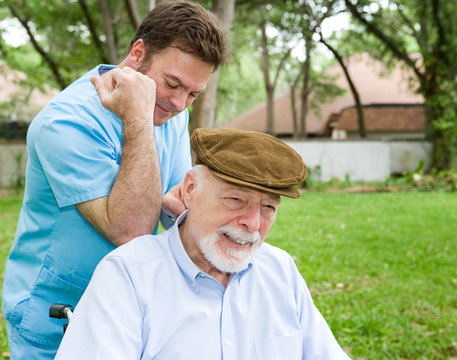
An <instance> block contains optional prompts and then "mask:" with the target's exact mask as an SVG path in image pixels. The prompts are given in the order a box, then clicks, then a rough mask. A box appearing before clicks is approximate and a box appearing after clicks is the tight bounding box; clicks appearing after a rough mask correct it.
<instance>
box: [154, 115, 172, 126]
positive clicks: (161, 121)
mask: <svg viewBox="0 0 457 360" xmlns="http://www.w3.org/2000/svg"><path fill="white" fill-rule="evenodd" d="M172 117H173V116H172V115H170V116H163V115H162V116H160V115H158V114H154V125H155V126H162V125H165V124H166V122H167V121H168V120H170V119H171V118H172Z"/></svg>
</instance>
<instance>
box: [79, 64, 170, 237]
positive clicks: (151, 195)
mask: <svg viewBox="0 0 457 360" xmlns="http://www.w3.org/2000/svg"><path fill="white" fill-rule="evenodd" d="M103 76H105V78H104V80H102V79H100V78H97V77H93V78H91V81H92V83H93V84H94V86H95V88H96V90H97V93H98V94H99V96H100V101H101V103H102V105H103V106H104V107H106V108H107V109H108V110H110V111H111V112H113V113H114V114H115V115H117V116H118V117H119V118H120V119H121V120H122V124H123V146H122V155H121V164H120V168H119V173H118V176H117V178H116V180H115V181H114V183H113V186H112V188H111V192H110V194H109V196H106V197H103V198H99V199H95V200H91V201H87V202H85V203H81V204H77V205H76V207H77V209H78V210H79V212H80V213H81V214H82V215H83V216H84V217H85V218H86V220H87V221H88V222H90V223H91V224H92V226H93V227H94V228H95V229H96V230H97V231H98V232H99V233H100V234H102V235H103V236H104V237H105V238H106V239H108V240H109V241H111V242H112V243H113V244H115V245H122V244H124V243H126V242H127V241H130V240H131V239H132V238H134V237H136V236H139V235H143V234H151V233H152V231H153V229H154V226H155V224H156V223H157V220H158V218H159V214H160V208H161V193H162V191H161V179H160V167H159V161H158V157H157V152H156V146H155V140H154V132H153V123H154V119H153V114H154V105H155V83H154V81H153V80H152V79H149V78H148V77H147V76H145V75H143V74H140V73H138V72H136V71H134V70H132V69H130V68H125V69H120V68H116V69H113V70H111V71H110V72H108V73H105V74H104V75H103ZM113 84H115V86H114V85H113Z"/></svg>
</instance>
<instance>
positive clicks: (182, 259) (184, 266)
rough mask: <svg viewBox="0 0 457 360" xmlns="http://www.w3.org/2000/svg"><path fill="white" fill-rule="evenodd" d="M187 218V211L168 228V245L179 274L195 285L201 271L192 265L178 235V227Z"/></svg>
mask: <svg viewBox="0 0 457 360" xmlns="http://www.w3.org/2000/svg"><path fill="white" fill-rule="evenodd" d="M186 218H187V210H186V211H184V212H183V213H182V214H181V215H180V216H179V217H178V218H177V219H176V222H175V224H174V225H173V226H172V227H171V228H170V232H171V234H170V237H169V243H170V248H171V252H172V253H173V256H174V258H175V260H176V263H177V264H178V266H179V268H180V269H181V272H182V273H183V274H184V276H185V277H186V278H188V280H189V281H190V282H191V283H192V284H195V279H196V278H197V276H198V274H200V273H202V271H201V270H200V269H199V268H198V267H197V265H195V264H194V263H193V261H192V260H191V258H190V257H189V255H188V254H187V252H186V249H185V248H184V245H183V244H182V241H181V237H180V235H179V230H178V226H179V225H181V224H182V223H184V222H185V221H186Z"/></svg>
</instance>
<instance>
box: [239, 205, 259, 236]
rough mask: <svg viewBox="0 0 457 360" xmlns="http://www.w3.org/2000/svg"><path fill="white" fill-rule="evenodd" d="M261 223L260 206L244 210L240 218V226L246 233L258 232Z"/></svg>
mask: <svg viewBox="0 0 457 360" xmlns="http://www.w3.org/2000/svg"><path fill="white" fill-rule="evenodd" d="M260 223H261V216H260V206H250V207H249V208H247V209H245V211H244V212H243V214H242V215H241V218H240V224H241V225H243V226H244V227H245V228H246V230H248V231H251V232H252V231H259V230H260Z"/></svg>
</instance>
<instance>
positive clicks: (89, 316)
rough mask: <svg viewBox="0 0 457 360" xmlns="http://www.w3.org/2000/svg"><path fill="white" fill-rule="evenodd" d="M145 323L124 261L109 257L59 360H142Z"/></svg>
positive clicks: (96, 275) (75, 316) (72, 323)
mask: <svg viewBox="0 0 457 360" xmlns="http://www.w3.org/2000/svg"><path fill="white" fill-rule="evenodd" d="M142 322H143V315H142V309H140V303H139V300H138V296H137V292H136V289H135V284H134V283H133V281H132V279H131V274H129V271H128V269H127V268H126V266H125V265H124V263H123V261H122V259H121V258H119V257H117V256H109V257H107V258H105V259H104V260H102V262H101V263H100V264H99V265H98V266H97V268H96V270H95V272H94V275H93V277H92V279H91V281H90V283H89V286H88V287H87V290H86V291H85V293H84V295H83V297H82V298H81V300H80V301H79V303H78V305H77V307H76V309H75V311H74V314H73V316H72V318H71V321H70V324H69V326H68V328H67V331H66V332H65V336H64V337H63V341H62V343H61V345H60V347H59V350H58V353H57V357H56V359H65V360H72V359H75V360H81V359H110V360H117V359H119V360H125V359H140V358H141V354H142V352H143V345H142V344H143V341H142V337H143V333H142Z"/></svg>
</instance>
